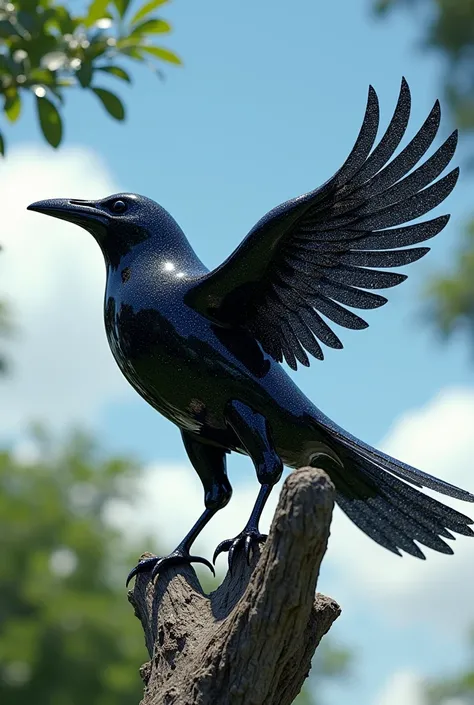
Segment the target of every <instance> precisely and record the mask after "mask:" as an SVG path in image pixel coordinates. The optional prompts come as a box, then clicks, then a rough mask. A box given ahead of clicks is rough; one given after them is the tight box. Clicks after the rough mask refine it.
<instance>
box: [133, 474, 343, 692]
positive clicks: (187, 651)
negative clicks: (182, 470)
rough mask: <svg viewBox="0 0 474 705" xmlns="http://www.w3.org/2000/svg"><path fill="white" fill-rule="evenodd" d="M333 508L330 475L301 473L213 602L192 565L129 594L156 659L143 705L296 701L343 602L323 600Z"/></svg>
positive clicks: (139, 583) (148, 668)
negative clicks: (261, 539)
mask: <svg viewBox="0 0 474 705" xmlns="http://www.w3.org/2000/svg"><path fill="white" fill-rule="evenodd" d="M333 505H334V487H333V485H332V483H331V481H330V480H329V478H328V477H327V475H325V474H324V473H323V472H322V471H321V470H317V469H315V468H309V467H306V468H301V469H300V470H297V471H295V472H293V473H291V475H289V476H288V477H287V479H286V481H285V482H284V484H283V488H282V491H281V495H280V499H279V502H278V506H277V509H276V512H275V516H274V518H273V522H272V526H271V529H270V533H269V537H268V539H267V541H266V543H265V544H264V546H263V548H259V549H257V550H256V551H255V553H254V555H253V557H252V560H251V565H250V566H247V564H246V562H245V559H244V556H243V553H242V552H240V553H239V554H238V555H237V556H236V564H235V567H234V570H233V574H232V575H230V574H229V573H228V574H227V576H226V578H225V580H224V582H223V583H222V585H221V586H220V587H219V588H218V589H217V590H216V591H215V592H213V593H211V594H210V595H209V596H206V595H205V594H204V593H203V591H202V588H201V586H200V584H199V581H198V579H197V577H196V574H195V572H194V570H193V568H191V567H190V566H176V568H167V570H166V573H165V574H164V575H163V576H159V577H158V579H157V582H156V584H155V585H153V584H152V583H151V582H150V578H149V574H140V575H138V577H137V579H136V582H135V587H134V589H133V591H130V592H129V595H128V597H129V600H130V602H131V603H132V605H133V606H134V608H135V614H136V615H137V617H138V618H139V619H140V621H141V623H142V626H143V629H144V632H145V642H146V646H147V649H148V652H149V654H150V658H151V661H150V662H149V663H147V664H145V665H144V666H142V669H141V675H142V678H143V680H144V682H145V685H146V688H145V695H144V698H143V701H142V705H214V704H216V705H217V704H218V705H289V704H290V703H292V702H293V700H294V699H295V697H296V695H297V694H298V692H299V691H300V689H301V686H302V685H303V682H304V679H305V678H306V676H307V675H308V672H309V670H310V667H311V658H312V656H313V653H314V651H315V649H316V647H317V646H318V644H319V642H320V640H321V638H322V637H323V636H324V634H326V632H327V631H328V630H329V628H330V627H331V625H332V623H333V622H334V620H335V619H336V618H337V617H338V616H339V614H340V608H339V606H338V605H337V603H336V602H335V601H334V600H332V599H331V598H328V597H325V596H324V595H320V594H317V595H316V597H315V590H316V583H317V579H318V575H319V569H320V565H321V561H322V558H323V556H324V553H325V551H326V547H327V541H328V537H329V526H330V522H331V516H332V509H333ZM146 555H147V556H149V555H150V554H146Z"/></svg>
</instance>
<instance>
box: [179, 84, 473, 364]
mask: <svg viewBox="0 0 474 705" xmlns="http://www.w3.org/2000/svg"><path fill="white" fill-rule="evenodd" d="M410 104H411V98H410V91H409V88H408V85H407V83H406V81H405V80H403V81H402V85H401V89H400V95H399V98H398V102H397V105H396V108H395V111H394V114H393V117H392V119H391V121H390V124H389V126H388V128H387V129H386V131H385V133H384V135H383V136H382V137H381V139H380V141H379V142H378V144H376V145H375V140H376V137H377V132H378V128H379V103H378V98H377V95H376V93H375V91H374V89H373V88H372V87H371V88H370V90H369V96H368V101H367V108H366V111H365V117H364V120H363V123H362V127H361V130H360V132H359V136H358V138H357V140H356V143H355V145H354V147H353V149H352V151H351V153H350V154H349V156H348V158H347V159H346V161H345V162H344V164H343V166H342V167H341V168H340V169H339V170H338V171H337V172H336V174H335V175H334V176H333V177H332V178H331V179H329V181H327V182H326V183H325V184H323V186H321V187H320V188H319V189H316V190H315V191H312V192H310V193H308V194H305V195H304V196H300V197H299V198H296V199H293V200H292V201H288V202H287V203H284V204H282V205H281V206H278V207H277V208H275V209H274V210H273V211H270V213H268V214H267V215H266V216H265V217H264V218H262V220H260V221H259V222H258V223H257V225H256V226H255V227H254V228H253V229H252V230H251V231H250V233H249V234H248V235H247V237H246V238H245V240H244V241H243V242H242V243H241V245H240V246H239V247H238V248H237V249H236V250H235V252H234V253H233V254H232V255H231V256H230V257H229V258H228V259H227V260H226V262H224V264H223V265H221V266H220V267H218V268H217V269H216V270H215V271H213V272H211V273H209V274H207V275H205V276H203V277H202V278H201V279H200V280H198V281H197V282H196V285H195V287H194V289H193V292H192V295H191V297H190V298H191V303H192V305H194V306H195V307H196V308H198V309H199V310H200V311H201V312H202V313H205V314H206V315H208V316H209V317H211V318H213V319H214V320H217V321H219V322H220V323H223V324H227V325H229V324H230V325H233V326H240V327H241V328H245V329H246V330H247V331H249V332H250V333H252V335H254V336H255V338H256V339H257V340H258V341H259V342H260V343H261V345H262V347H263V348H264V350H265V351H266V352H267V353H268V354H270V355H271V356H272V357H273V358H274V359H275V360H277V361H278V362H281V361H283V359H284V360H286V362H287V363H288V365H290V367H292V368H293V369H296V367H297V363H298V362H300V363H301V364H302V365H306V366H307V365H309V359H308V356H307V354H306V353H307V352H308V353H310V354H311V355H313V357H316V358H318V359H321V360H322V359H323V357H324V353H323V350H322V347H321V343H322V344H324V345H326V346H328V347H331V348H342V343H341V341H340V340H339V338H338V336H337V335H336V334H335V333H334V331H333V330H332V329H331V327H330V326H329V325H328V323H327V322H326V321H325V320H324V319H323V318H322V316H325V317H326V318H327V319H329V321H332V322H333V323H337V324H338V325H340V326H343V327H346V328H352V329H362V328H365V327H367V323H366V321H364V319H363V318H361V317H359V316H357V315H356V314H355V313H353V312H352V311H350V310H348V309H347V308H346V306H348V307H351V308H359V309H372V308H378V307H379V306H383V305H384V304H385V303H386V302H387V299H386V298H385V297H384V296H381V295H379V294H375V293H372V291H373V290H375V289H386V288H390V287H393V286H396V285H398V284H400V283H401V282H403V281H404V280H405V279H406V275H405V274H400V273H396V272H387V271H384V270H385V269H388V268H391V267H399V266H404V265H407V264H410V263H411V262H415V261H416V260H418V259H420V258H421V257H423V256H424V255H425V254H426V253H427V252H429V248H428V247H417V248H411V247H410V246H411V245H414V244H418V243H420V242H425V241H426V240H429V239H430V238H432V237H434V236H435V235H436V234H437V233H439V232H440V231H441V230H442V229H443V228H444V227H445V225H446V224H447V222H448V220H449V216H441V217H437V218H434V219H432V220H428V221H425V222H422V223H416V224H412V225H404V226H403V227H396V226H400V225H402V224H403V223H409V222H410V221H412V220H414V219H415V218H418V217H420V216H422V215H424V214H426V213H427V212H428V211H430V210H432V209H433V208H435V207H436V206H438V205H439V204H440V203H441V202H442V201H443V200H444V199H445V198H446V197H447V196H448V195H449V194H450V193H451V191H452V190H453V188H454V186H455V184H456V181H457V178H458V175H459V170H458V169H453V170H452V171H450V172H449V173H448V174H447V175H446V176H443V177H441V178H438V177H440V176H441V174H442V172H443V171H444V169H445V168H446V167H447V165H448V164H449V162H450V161H451V159H452V157H453V154H454V152H455V149H456V143H457V133H456V132H453V133H452V134H451V135H450V136H449V137H448V139H447V140H446V141H445V142H444V143H443V144H442V145H441V146H440V147H439V148H438V149H437V150H436V151H435V152H434V153H433V154H432V156H431V157H429V158H428V159H426V161H424V162H423V163H422V164H421V165H419V166H417V168H415V169H414V167H416V165H417V164H418V163H419V162H420V160H421V159H422V158H423V156H424V155H425V154H426V152H427V151H428V149H429V148H430V146H431V145H432V143H433V141H434V139H435V137H436V134H437V132H438V128H439V124H440V107H439V103H438V102H436V103H435V105H434V107H433V109H432V111H431V112H430V114H429V116H428V118H427V119H426V120H425V122H424V124H423V125H422V127H421V128H420V129H419V131H418V132H417V133H416V135H415V137H413V139H412V140H411V141H410V142H409V143H408V144H407V145H406V147H405V148H404V149H402V150H401V151H400V152H399V154H398V155H397V156H395V157H394V156H393V155H394V153H395V151H396V150H397V148H398V147H399V145H400V143H401V140H402V138H403V137H404V135H405V133H406V128H407V125H408V121H409V116H410ZM374 145H375V146H374ZM412 169H413V171H412ZM436 179H438V180H436Z"/></svg>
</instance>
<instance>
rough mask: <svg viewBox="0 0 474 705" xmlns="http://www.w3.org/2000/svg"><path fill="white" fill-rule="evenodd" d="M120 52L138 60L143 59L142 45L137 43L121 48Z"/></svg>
mask: <svg viewBox="0 0 474 705" xmlns="http://www.w3.org/2000/svg"><path fill="white" fill-rule="evenodd" d="M120 53H121V54H125V56H130V57H131V58H132V59H135V60H136V61H143V54H142V53H141V47H138V46H137V45H133V46H132V45H130V46H125V47H121V48H120Z"/></svg>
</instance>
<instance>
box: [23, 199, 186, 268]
mask: <svg viewBox="0 0 474 705" xmlns="http://www.w3.org/2000/svg"><path fill="white" fill-rule="evenodd" d="M28 210H31V211H36V212H38V213H44V214H46V215H51V216H53V217H54V218H60V219H61V220H68V221H69V222H71V223H75V224H76V225H80V226H81V227H82V228H85V229H86V230H88V231H89V232H90V233H91V234H92V235H93V236H94V238H95V239H96V240H97V242H98V244H99V245H100V248H101V250H102V252H103V254H104V257H105V259H106V261H107V262H109V263H110V264H112V266H117V265H118V263H119V262H120V260H121V258H122V257H124V256H125V255H127V254H128V253H129V252H130V251H131V250H132V249H133V248H134V247H135V246H137V245H139V244H140V243H143V242H145V241H147V240H149V239H150V238H153V239H154V247H155V248H156V246H157V245H158V246H161V247H163V248H166V249H168V250H169V249H170V248H171V249H172V248H175V247H178V246H179V245H180V244H182V243H184V242H187V241H186V238H185V236H184V233H183V231H182V230H181V228H180V227H179V225H178V224H177V223H176V221H175V220H174V218H172V216H171V215H170V214H169V213H168V211H166V210H165V209H164V208H163V207H162V206H160V205H159V204H158V203H156V202H155V201H152V200H151V199H150V198H146V197H145V196H139V195H138V194H135V193H116V194H114V195H112V196H108V197H107V198H103V199H102V200H100V201H83V200H79V199H73V198H52V199H49V200H46V201H37V202H36V203H32V204H31V205H29V206H28Z"/></svg>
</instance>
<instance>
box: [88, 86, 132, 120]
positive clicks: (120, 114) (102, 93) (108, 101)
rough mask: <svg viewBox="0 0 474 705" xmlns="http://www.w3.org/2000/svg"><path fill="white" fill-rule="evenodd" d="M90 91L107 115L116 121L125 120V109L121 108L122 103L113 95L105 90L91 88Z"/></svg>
mask: <svg viewBox="0 0 474 705" xmlns="http://www.w3.org/2000/svg"><path fill="white" fill-rule="evenodd" d="M92 90H93V91H94V93H95V94H96V96H97V97H98V98H99V100H100V101H101V103H102V105H103V106H104V108H105V109H106V110H107V112H108V113H109V115H111V116H112V117H113V118H115V119H116V120H123V119H124V118H125V108H124V107H123V103H122V101H121V100H120V98H118V97H117V96H116V95H115V93H111V92H110V91H106V90H105V88H92Z"/></svg>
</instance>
